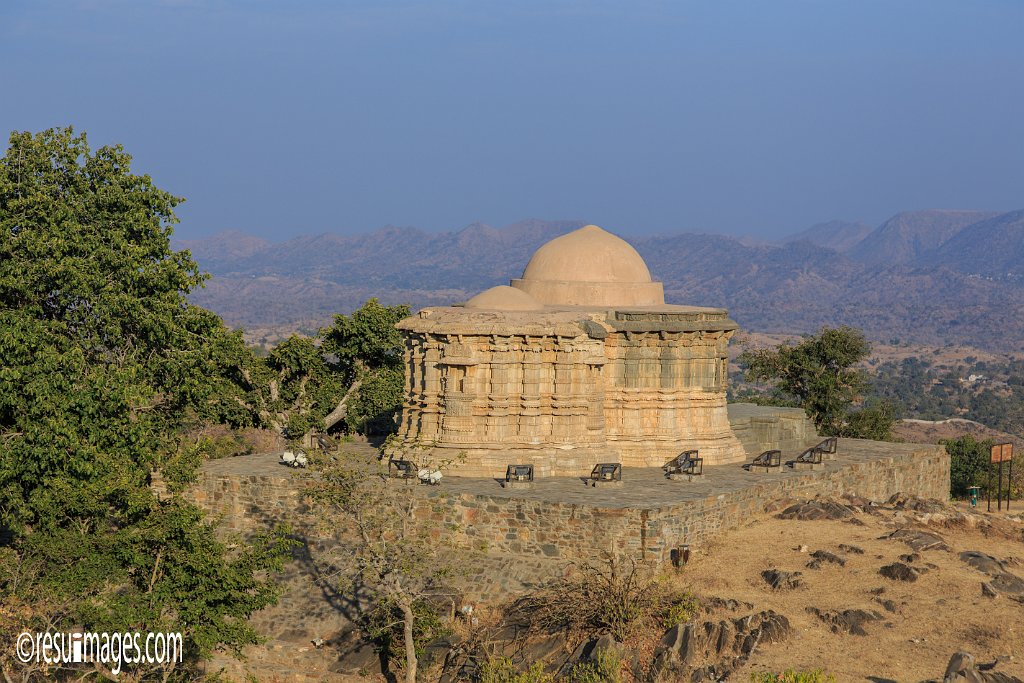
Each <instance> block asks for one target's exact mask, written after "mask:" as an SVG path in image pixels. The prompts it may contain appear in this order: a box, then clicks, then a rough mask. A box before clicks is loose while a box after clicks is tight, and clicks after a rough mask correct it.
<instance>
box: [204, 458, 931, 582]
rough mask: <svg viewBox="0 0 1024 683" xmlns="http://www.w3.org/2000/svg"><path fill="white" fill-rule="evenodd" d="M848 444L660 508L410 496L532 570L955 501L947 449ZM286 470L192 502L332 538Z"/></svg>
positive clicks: (477, 546) (209, 490)
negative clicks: (788, 508)
mask: <svg viewBox="0 0 1024 683" xmlns="http://www.w3.org/2000/svg"><path fill="white" fill-rule="evenodd" d="M846 441H847V440H843V442H846ZM843 442H841V446H840V453H842V449H843V445H842V443H843ZM849 443H851V444H856V445H857V447H858V448H860V449H862V450H863V449H868V450H869V451H871V452H872V453H873V455H872V457H871V458H869V459H864V460H861V461H857V462H848V463H843V462H842V456H841V455H840V460H839V461H838V464H839V465H840V466H839V467H835V466H834V464H835V463H833V464H830V466H829V468H828V469H826V470H824V471H815V472H802V473H799V474H798V473H787V474H784V475H783V474H772V475H763V476H762V477H761V478H760V479H757V480H756V483H754V484H752V485H748V486H741V487H733V488H732V489H731V490H727V491H725V492H723V493H719V494H715V495H709V496H707V497H705V498H698V499H691V500H682V501H679V502H676V503H672V504H668V505H658V506H657V507H653V506H651V507H621V506H620V507H615V506H613V505H609V506H606V507H603V506H601V505H600V504H578V503H576V504H571V503H565V502H553V501H550V500H541V499H536V498H513V497H509V496H508V494H507V493H505V495H487V494H482V493H453V492H451V491H446V490H445V487H444V486H443V485H442V486H440V487H437V488H433V487H425V486H411V487H410V489H409V490H410V492H413V493H414V495H417V496H420V497H421V502H420V504H419V506H418V507H417V512H416V513H417V514H418V515H420V516H422V517H428V516H429V517H433V518H434V519H435V520H440V521H442V522H444V523H445V524H452V525H455V526H456V527H457V528H458V532H457V533H458V534H459V535H460V540H461V541H462V542H463V543H464V544H465V545H466V546H467V547H469V548H472V549H474V550H476V551H482V552H484V553H485V554H487V555H492V556H499V557H507V556H515V557H516V558H519V559H521V560H525V561H527V563H528V564H532V560H530V558H534V559H536V560H557V561H560V562H565V561H573V560H593V559H596V558H599V557H601V556H602V555H603V553H605V552H608V551H615V552H617V553H621V554H624V555H626V556H630V557H634V558H636V559H637V560H641V561H647V562H654V563H659V562H667V561H668V560H669V558H670V553H671V551H672V549H674V548H676V547H678V546H680V545H682V544H691V545H694V546H699V545H700V544H702V543H703V542H705V541H707V540H708V539H710V538H713V537H714V536H715V535H717V534H719V533H721V532H723V531H726V530H729V529H734V528H737V527H738V526H740V525H741V524H742V523H743V522H744V521H745V520H746V519H748V518H750V517H751V516H753V515H757V514H759V513H762V512H764V511H766V510H768V509H769V508H770V507H771V506H772V505H773V504H775V503H777V502H778V501H780V500H784V499H788V498H811V497H814V496H833V497H838V496H841V495H843V494H855V495H858V496H862V497H864V498H867V499H870V500H878V501H881V500H885V499H887V498H889V497H890V496H892V495H893V494H895V493H898V492H902V493H906V494H913V495H916V496H920V497H923V498H935V499H939V500H947V499H948V498H949V456H948V455H947V454H946V452H945V449H944V448H942V447H941V446H927V445H908V444H883V443H874V442H854V441H850V442H849ZM281 469H282V470H284V471H283V472H282V473H281V474H280V475H278V474H274V475H269V474H252V475H244V474H242V475H237V474H236V475H231V474H217V473H211V472H208V471H205V470H204V471H203V473H202V474H201V479H200V481H199V482H197V484H196V486H194V487H193V488H192V490H191V491H190V493H189V497H190V498H191V499H192V500H193V501H194V502H196V503H197V504H199V505H200V506H202V507H204V508H205V509H207V510H208V511H210V512H211V513H213V514H214V515H215V516H217V517H220V518H221V526H222V528H224V529H226V530H229V531H234V532H239V533H241V534H242V535H243V536H244V535H247V534H251V533H254V532H256V531H259V530H261V529H265V528H267V527H268V526H270V525H272V524H274V523H275V522H289V523H290V524H291V525H292V526H293V528H295V530H296V532H297V533H298V534H300V535H303V536H306V537H307V538H316V539H327V538H329V537H330V536H333V534H331V532H330V523H329V519H328V520H324V519H322V515H317V514H315V513H314V512H313V511H312V510H311V509H310V507H309V505H308V504H307V503H306V501H304V499H303V495H302V480H301V478H300V477H298V476H296V475H295V474H294V473H293V472H292V471H290V470H286V469H285V468H281ZM627 475H628V473H627ZM705 476H707V475H705ZM681 486H685V484H681ZM325 521H326V522H327V524H326V525H325V524H324V522H325Z"/></svg>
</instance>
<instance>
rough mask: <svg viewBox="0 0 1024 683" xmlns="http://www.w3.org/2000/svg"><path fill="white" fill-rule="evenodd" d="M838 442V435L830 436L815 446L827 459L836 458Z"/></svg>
mask: <svg viewBox="0 0 1024 683" xmlns="http://www.w3.org/2000/svg"><path fill="white" fill-rule="evenodd" d="M837 443H838V441H837V440H836V437H834V436H830V437H829V438H827V439H825V440H824V441H822V442H821V443H819V444H818V445H817V446H815V448H817V449H818V450H819V451H821V455H822V457H823V458H824V459H825V460H835V459H836V446H837Z"/></svg>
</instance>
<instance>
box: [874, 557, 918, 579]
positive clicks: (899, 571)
mask: <svg viewBox="0 0 1024 683" xmlns="http://www.w3.org/2000/svg"><path fill="white" fill-rule="evenodd" d="M926 571H928V570H927V569H926V568H924V567H911V566H910V565H907V564H903V563H902V562H893V563H892V564H887V565H885V566H884V567H882V568H881V569H879V570H878V573H879V574H881V575H882V576H884V577H885V578H887V579H892V580H893V581H908V582H913V581H917V577H919V576H920V575H921V574H923V573H924V572H926Z"/></svg>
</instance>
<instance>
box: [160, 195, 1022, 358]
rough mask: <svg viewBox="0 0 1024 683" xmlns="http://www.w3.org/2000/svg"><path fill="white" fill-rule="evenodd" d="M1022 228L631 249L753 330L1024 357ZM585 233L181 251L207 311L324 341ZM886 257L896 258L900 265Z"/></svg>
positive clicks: (904, 220)
mask: <svg viewBox="0 0 1024 683" xmlns="http://www.w3.org/2000/svg"><path fill="white" fill-rule="evenodd" d="M975 218H976V219H978V220H972V219H975ZM1022 221H1024V211H1015V212H1010V213H1006V214H1001V215H995V214H992V213H990V212H965V211H956V212H954V211H919V212H913V213H905V214H900V215H898V216H895V217H893V218H892V219H890V220H888V221H886V222H885V223H884V224H883V225H881V226H880V227H879V228H878V229H876V230H874V231H872V232H871V233H870V234H869V235H868V236H867V237H865V238H864V239H863V241H861V242H860V243H859V244H856V245H855V246H854V247H852V248H851V249H850V251H849V252H848V253H842V252H840V251H839V250H837V249H836V248H834V247H831V248H830V247H828V246H822V245H819V244H815V243H813V242H812V241H810V240H807V239H798V240H795V241H789V242H788V243H786V244H784V245H766V244H753V243H749V242H748V243H744V242H742V241H740V240H738V239H735V238H731V237H725V236H721V235H695V234H675V235H662V236H649V237H630V242H631V243H632V244H633V245H634V246H636V248H637V250H638V251H639V252H640V254H641V255H642V256H643V257H644V258H645V259H646V260H647V263H648V265H649V267H650V269H651V273H652V275H654V277H655V278H657V279H659V280H661V281H663V282H664V283H665V292H666V297H667V299H668V300H669V301H670V302H674V303H690V304H699V305H708V306H724V307H726V308H728V309H729V310H730V312H731V314H732V316H733V317H734V318H735V319H736V320H737V322H739V323H740V325H741V326H743V327H744V328H746V329H750V330H756V331H759V332H784V333H804V332H813V331H815V330H817V329H819V328H820V327H821V326H822V325H838V324H843V323H845V324H850V325H854V326H856V327H860V328H862V329H864V330H865V332H866V333H867V334H868V335H869V336H870V337H872V338H875V339H879V340H886V341H888V340H890V339H893V338H900V339H903V340H906V341H914V342H917V343H922V344H930V345H944V344H948V343H957V344H968V345H971V346H975V347H978V348H984V349H989V350H994V351H998V350H1000V349H1002V350H1016V351H1019V350H1020V346H1021V340H1022V339H1024V279H1021V278H1019V277H1017V275H1016V274H1019V273H1021V272H1024V223H1022ZM581 224H582V222H581V221H541V220H529V221H522V222H520V223H515V224H512V225H509V226H506V227H503V228H495V227H491V226H488V225H482V224H473V225H470V226H467V227H465V228H463V229H461V230H458V231H452V232H440V233H431V232H425V231H422V230H418V229H416V228H395V227H389V228H383V229H381V230H377V231H375V232H372V233H369V234H362V235H345V236H339V235H329V234H323V235H315V236H305V237H296V238H293V239H290V240H287V241H285V242H281V243H277V244H271V243H267V242H265V241H262V240H258V239H256V238H251V237H249V236H247V235H244V234H243V233H238V232H233V233H226V234H225V233H222V234H220V235H217V236H215V237H212V238H209V239H207V240H191V241H188V242H179V243H176V246H179V247H183V246H187V247H189V248H190V249H191V250H192V252H193V254H194V256H195V257H196V259H197V260H198V261H199V263H200V265H201V266H202V267H203V268H205V269H207V270H209V271H210V272H211V273H212V274H213V276H214V277H213V278H212V279H211V280H210V281H209V282H208V283H207V286H206V288H205V289H203V290H200V291H198V292H196V293H194V295H193V300H194V301H195V302H196V303H198V304H200V305H203V306H206V307H208V308H210V309H212V310H214V311H216V312H218V313H219V314H220V315H222V316H223V317H224V318H225V320H227V321H228V323H229V324H232V325H236V326H241V327H245V328H249V329H253V328H259V329H261V330H264V331H265V330H268V329H270V330H280V331H284V332H287V331H290V330H293V329H298V328H302V329H313V328H315V327H316V326H317V325H320V324H324V323H326V322H328V321H329V319H330V316H331V314H333V313H338V312H348V311H351V310H354V309H355V308H358V307H359V306H360V305H361V304H362V303H363V302H364V301H366V299H368V298H370V297H377V298H379V299H380V300H381V301H382V302H384V303H408V304H411V305H412V306H413V307H422V306H428V305H443V304H450V303H453V302H458V301H463V300H465V299H467V298H469V297H470V296H472V295H473V294H476V293H478V292H479V291H481V290H483V289H485V288H487V287H490V286H492V285H495V284H506V283H507V282H508V280H509V279H511V278H514V277H518V276H519V275H520V274H521V273H522V271H523V268H524V267H525V265H526V262H527V260H528V259H529V257H530V255H532V254H533V252H534V251H535V250H536V249H537V247H539V246H540V245H542V244H543V243H545V242H547V241H548V240H550V239H552V238H553V237H556V236H558V235H561V234H564V233H566V232H569V231H571V230H573V229H575V228H577V227H579V226H580V225H581ZM826 225H832V224H826ZM844 225H845V226H856V224H850V223H847V224H844ZM819 227H820V226H819ZM833 227H834V230H832V231H831V232H830V233H829V231H828V230H825V231H823V232H825V233H826V234H827V240H828V241H830V242H831V243H833V244H836V243H843V242H844V241H845V240H847V239H851V240H852V235H855V234H856V233H857V231H859V230H861V229H860V228H856V229H854V228H853V227H849V228H844V227H842V226H833ZM812 231H813V229H812ZM871 244H874V245H876V246H875V247H871ZM883 244H889V245H890V246H891V248H892V251H891V254H890V256H891V257H890V258H888V259H885V258H883V254H885V253H887V252H886V251H885V250H884V249H883V248H882V247H881V246H878V245H883ZM865 245H867V246H868V247H871V248H870V249H869V248H867V247H865ZM876 249H877V251H876ZM996 252H997V253H996ZM868 256H870V258H868ZM1008 274H1012V275H1013V276H1012V277H1011V276H1010V275H1008Z"/></svg>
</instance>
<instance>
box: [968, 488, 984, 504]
mask: <svg viewBox="0 0 1024 683" xmlns="http://www.w3.org/2000/svg"><path fill="white" fill-rule="evenodd" d="M980 492H981V487H980V486H968V487H967V493H968V495H970V497H971V507H972V508H976V507H978V493H980Z"/></svg>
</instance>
